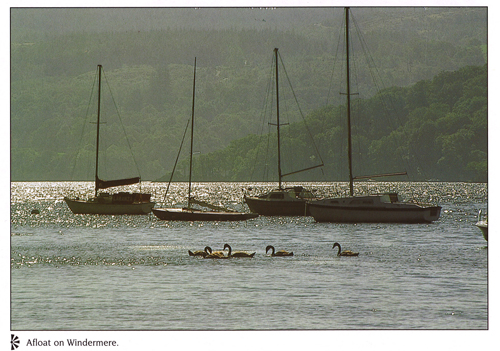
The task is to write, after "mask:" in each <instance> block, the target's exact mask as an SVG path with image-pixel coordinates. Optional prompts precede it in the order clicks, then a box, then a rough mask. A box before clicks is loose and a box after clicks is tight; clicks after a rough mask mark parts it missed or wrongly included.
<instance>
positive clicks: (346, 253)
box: [332, 243, 359, 256]
mask: <svg viewBox="0 0 500 351" xmlns="http://www.w3.org/2000/svg"><path fill="white" fill-rule="evenodd" d="M335 247H338V248H339V252H338V253H337V256H358V255H359V252H352V251H351V250H345V251H342V252H340V251H341V250H342V249H341V248H340V244H339V243H335V244H333V247H332V249H335Z"/></svg>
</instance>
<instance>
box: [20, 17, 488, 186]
mask: <svg viewBox="0 0 500 351" xmlns="http://www.w3.org/2000/svg"><path fill="white" fill-rule="evenodd" d="M160 10H162V9H157V10H155V11H152V12H151V13H149V16H150V17H145V18H147V20H145V21H144V22H148V21H149V20H151V23H157V24H158V23H161V24H164V23H169V27H167V26H166V25H163V26H162V27H154V26H153V25H151V26H150V27H148V29H147V30H131V29H130V27H127V25H128V23H127V21H128V20H126V21H124V18H128V19H129V18H130V17H127V16H125V15H123V14H124V13H125V12H123V13H122V15H123V16H124V17H121V15H119V16H118V20H116V19H115V21H113V20H112V16H111V15H110V13H111V12H112V11H110V12H109V13H108V11H104V12H103V13H106V14H107V15H103V16H102V17H99V16H96V14H99V13H101V12H99V10H92V9H86V10H85V9H82V10H81V12H80V11H78V13H79V14H80V13H87V15H86V16H87V17H88V18H92V19H93V21H91V22H92V23H91V27H92V28H94V27H95V28H96V29H94V31H92V32H91V31H89V28H87V27H85V28H77V27H78V26H82V27H84V23H86V22H83V21H80V20H75V19H74V18H78V19H81V18H87V17H70V18H71V19H65V18H66V17H64V16H51V15H50V13H49V12H50V11H56V12H58V13H60V14H64V13H66V14H67V13H70V12H71V10H70V9H59V10H55V9H54V10H49V9H45V10H44V9H38V10H37V9H13V11H12V28H11V38H12V43H11V71H10V73H11V116H10V122H11V124H10V125H11V177H12V180H71V179H92V177H93V171H92V167H93V158H95V155H94V153H95V151H94V149H93V148H94V144H95V140H94V139H95V125H94V124H92V122H93V121H95V101H94V100H91V99H90V94H91V91H92V89H94V93H95V89H96V88H95V81H94V73H95V71H94V69H95V67H96V65H97V64H102V65H103V67H104V72H105V75H106V78H107V81H108V82H109V86H110V88H111V91H112V93H113V99H114V102H113V100H110V97H109V96H108V97H107V98H106V101H111V103H110V105H106V106H104V112H106V113H109V114H111V111H112V110H114V108H115V106H114V105H116V106H117V107H118V109H119V114H120V116H121V122H120V120H117V119H116V118H115V119H109V120H107V122H106V125H105V127H104V128H103V129H104V130H105V132H106V133H107V134H106V140H107V143H108V147H107V148H105V149H108V151H109V153H110V154H109V155H108V156H107V158H108V160H110V162H109V163H110V164H109V165H108V171H109V173H110V174H118V173H122V172H123V170H122V169H121V168H124V167H123V166H124V163H125V159H126V158H127V156H128V154H129V152H130V150H128V143H130V146H131V149H132V151H133V154H134V157H135V160H136V163H137V166H138V168H139V172H140V175H141V176H142V177H143V179H149V180H154V179H158V178H160V177H163V175H165V174H166V173H168V172H170V170H171V168H172V166H173V163H174V160H175V157H176V155H177V151H178V147H179V144H180V139H181V136H182V133H183V131H184V127H185V124H186V122H187V120H188V119H189V117H190V116H191V99H192V95H191V94H192V75H193V61H194V57H197V62H198V70H197V82H196V86H197V91H196V108H195V111H196V122H195V126H196V128H195V151H196V152H200V153H201V155H199V156H197V157H196V159H197V160H196V161H197V162H195V167H199V169H197V171H199V172H201V173H199V174H202V175H196V174H197V173H196V172H195V177H198V178H197V179H198V180H244V179H247V178H248V177H251V178H252V179H253V180H264V175H266V177H267V178H268V179H269V180H274V179H275V174H274V173H275V172H276V170H275V167H274V168H273V169H270V170H269V171H266V170H265V168H266V165H273V164H275V159H276V155H275V153H274V154H272V153H271V152H270V153H268V155H267V157H263V156H262V155H263V153H264V150H266V149H267V143H268V141H267V139H265V140H264V141H262V140H260V139H259V138H256V137H255V136H252V134H258V133H259V131H260V130H261V125H260V118H259V116H260V115H261V113H262V107H263V105H264V104H263V101H264V98H265V92H266V84H267V81H268V78H269V64H270V62H271V57H272V50H273V49H274V48H275V47H278V48H280V52H281V54H282V55H283V57H284V60H285V63H286V67H287V71H288V75H289V76H290V78H291V80H292V83H293V86H294V89H295V93H296V94H297V98H298V100H299V102H300V106H301V108H302V110H303V112H304V114H305V115H307V116H308V120H307V124H308V126H309V128H310V130H311V133H312V135H313V137H314V139H315V142H316V144H317V145H318V147H319V152H320V154H321V156H322V157H323V160H324V162H325V167H324V171H323V173H321V172H319V173H316V175H315V177H321V176H322V175H323V174H324V175H325V177H327V178H328V179H342V180H344V179H346V177H345V176H346V166H345V161H343V160H344V158H345V156H346V150H345V143H346V137H345V122H344V120H343V119H342V113H343V108H342V106H341V105H340V100H338V99H337V98H336V97H335V99H333V100H331V101H330V104H332V101H333V104H334V105H335V106H326V107H325V101H326V100H327V99H330V97H331V96H334V95H338V94H337V93H338V92H337V91H335V92H333V91H331V92H330V86H331V85H332V80H331V78H332V77H333V82H335V81H336V80H338V79H340V76H341V74H340V73H339V72H336V74H334V75H332V73H331V72H332V65H333V63H332V62H333V60H334V59H333V58H334V56H335V52H334V47H335V45H336V41H337V39H338V33H339V32H338V31H339V29H340V28H339V23H340V21H338V20H337V18H336V17H334V16H332V14H335V12H336V9H333V8H331V9H326V10H324V9H321V10H318V11H317V12H314V10H310V11H313V12H314V13H313V12H308V11H305V10H304V11H301V10H300V9H295V10H294V9H281V10H276V11H263V10H258V11H257V10H255V11H257V12H258V13H259V14H262V15H264V14H265V15H266V17H264V16H263V17H256V19H255V23H252V24H251V25H245V26H241V27H240V26H238V25H239V24H240V23H239V22H242V20H241V19H242V18H243V16H242V15H241V13H240V12H238V11H236V10H234V9H233V10H231V9H226V11H229V12H231V13H232V14H233V17H231V16H225V17H223V18H220V22H221V23H223V24H221V25H219V27H215V28H211V27H210V28H209V27H208V25H209V24H210V25H213V23H216V22H217V21H213V19H214V18H217V16H216V15H215V14H213V15H212V17H210V16H209V17H204V16H195V17H196V18H197V21H198V22H199V23H197V24H196V25H187V24H185V23H183V17H178V18H177V17H176V16H175V15H172V14H170V16H169V17H168V18H169V20H168V21H167V22H165V21H164V18H163V17H162V16H163V15H162V16H159V15H158V16H155V15H154V14H155V13H156V12H158V13H159V12H162V13H163V14H165V13H166V14H169V12H168V11H163V10H162V11H160ZM179 11H181V10H179ZM182 11H186V12H188V13H190V14H192V12H193V11H194V10H193V9H184V10H182ZM182 11H181V12H182ZM233 11H234V12H233ZM246 11H249V12H251V13H252V15H253V14H256V13H257V12H255V11H253V10H250V9H247V10H246ZM295 11H299V12H300V15H298V14H297V13H296V12H295ZM387 11H389V10H387V9H385V10H381V9H356V13H359V19H360V22H364V24H365V25H364V26H362V27H366V28H367V29H366V31H365V33H364V34H365V36H366V37H367V39H368V40H367V42H368V43H369V46H370V49H371V50H372V53H373V58H374V61H375V62H377V63H380V67H381V71H382V72H383V73H384V75H387V76H388V77H389V80H388V81H387V82H388V83H389V85H390V86H408V88H405V89H402V88H390V89H386V90H383V91H382V92H380V93H378V94H376V95H375V88H374V87H372V85H371V83H370V74H369V73H368V68H369V67H368V65H367V64H365V63H361V62H360V63H359V65H358V70H359V72H358V73H359V74H360V75H359V76H360V77H361V78H360V79H359V81H358V84H359V86H360V92H368V95H364V96H368V97H369V96H371V95H373V96H374V97H373V99H369V100H362V101H363V102H362V103H360V104H359V105H358V106H357V107H356V108H357V109H358V112H359V115H358V117H357V118H359V119H358V120H357V121H356V123H355V125H354V128H355V131H356V133H357V134H356V137H355V153H356V155H357V157H359V158H360V159H358V162H362V163H363V164H367V165H368V167H367V168H368V169H367V170H366V172H368V171H370V170H375V169H381V168H384V167H383V166H391V164H390V160H388V159H381V158H380V157H378V156H377V154H378V153H379V152H382V151H384V150H385V151H388V150H391V149H394V147H396V146H394V147H393V146H389V145H396V144H399V145H400V144H401V141H402V142H403V146H398V147H396V149H397V150H398V153H401V154H402V155H403V159H404V160H406V162H408V163H409V164H410V165H413V164H414V163H415V162H416V159H419V160H420V159H422V158H423V159H424V161H422V160H420V161H422V162H424V163H425V162H426V161H425V159H426V157H427V156H429V157H431V158H432V159H433V160H436V158H437V160H436V162H434V164H431V166H432V167H433V169H434V170H435V169H437V168H438V169H439V170H436V171H433V173H432V176H429V177H428V178H440V179H447V176H446V174H447V173H446V172H448V173H453V174H454V176H456V177H458V178H457V179H463V180H468V179H484V178H485V176H484V172H485V169H486V168H487V164H486V156H485V155H486V153H487V144H486V142H487V138H486V137H485V133H486V131H487V119H486V116H487V114H486V113H487V106H486V101H487V100H486V99H487V75H486V74H485V73H484V72H485V68H484V67H482V65H483V64H485V62H486V58H487V55H486V52H487V47H486V27H485V16H484V12H485V11H484V9H480V8H478V9H469V8H465V9H439V8H435V9H432V10H429V11H423V10H421V9H420V10H419V9H404V8H403V9H391V10H390V11H389V12H390V14H391V16H392V17H393V18H400V20H399V22H398V21H386V20H385V18H386V16H387ZM39 12H43V13H45V12H46V13H47V14H46V17H43V16H40V15H39ZM208 12H210V11H208ZM243 12H244V11H243ZM339 12H341V11H339ZM24 13H29V16H27V17H22V16H21V15H22V14H24ZM89 14H91V15H92V16H89ZM237 14H238V15H241V17H238V16H236V15H237ZM214 16H215V17H214ZM47 18H53V21H48V20H46V19H47ZM99 18H100V20H99ZM205 18H206V20H205ZM271 18H272V19H273V21H270V19H271ZM303 18H305V19H307V21H305V20H302V19H303ZM209 19H210V20H209ZM264 19H265V20H266V21H267V22H266V21H264ZM257 20H258V21H257ZM64 21H66V22H64ZM464 21H466V22H465V23H466V25H464ZM27 23H29V25H27ZM148 23H149V22H148ZM71 26H75V28H76V29H75V30H73V31H72V30H64V28H73V27H71ZM99 28H100V29H99ZM235 28H238V29H235ZM465 65H476V66H480V67H469V68H467V69H463V70H459V71H458V72H460V73H457V72H446V73H442V74H439V75H438V76H437V77H436V78H435V79H432V80H431V78H432V77H433V76H434V75H436V74H438V72H441V71H443V72H445V71H455V70H457V69H459V68H460V67H463V66H465ZM455 74H458V75H460V78H458V77H456V76H455ZM93 87H94V88H93ZM106 88H107V87H106ZM386 100H390V101H392V102H391V104H390V105H389V106H387V105H386V106H385V107H386V108H387V107H388V110H389V111H390V113H391V114H392V113H395V114H396V115H397V116H398V117H397V118H396V119H395V120H389V119H387V116H386V113H385V112H382V109H381V107H382V106H383V105H385V102H384V101H386ZM431 105H432V106H431ZM417 109H419V110H418V111H420V112H418V113H417V112H416V111H417ZM421 116H422V117H421ZM423 116H426V117H425V119H426V120H425V121H424V120H423V118H424V117H423ZM420 118H422V120H420ZM427 120H428V121H427ZM426 121H427V122H426ZM424 122H425V123H424ZM433 123H434V124H433ZM122 125H123V127H122ZM122 128H124V129H125V131H126V135H127V137H128V142H127V140H125V139H124V133H122ZM467 128H469V130H470V132H471V134H470V135H462V136H461V137H458V136H457V137H456V138H451V139H450V138H445V137H442V136H443V135H444V136H450V135H453V134H455V133H458V132H459V130H460V129H467ZM299 129H300V128H297V130H299ZM427 132H429V133H431V132H432V133H437V134H436V135H435V139H434V140H432V142H431V141H430V138H431V137H430V136H428V135H427V134H426V133H427ZM93 133H94V134H93ZM290 133H291V134H290V135H289V136H290V139H289V140H290V142H292V143H293V144H295V145H301V146H302V147H303V149H304V151H303V153H304V154H303V155H300V152H298V151H296V152H294V153H293V155H292V156H291V157H290V159H291V162H292V163H294V166H301V167H304V166H310V165H311V164H312V163H314V162H313V161H312V160H311V157H312V152H311V150H310V149H306V146H308V145H310V143H308V142H306V140H305V137H304V136H303V135H302V134H300V133H298V132H297V131H293V130H292V128H290ZM426 137H427V138H428V139H429V143H426V149H425V155H426V156H425V157H424V156H423V155H419V154H418V152H417V153H415V151H414V150H413V148H414V147H415V148H416V147H417V146H418V144H419V141H421V140H422V139H419V138H426ZM271 139H272V137H271V136H270V137H269V143H272V141H271ZM460 142H469V143H471V145H469V147H470V151H468V154H467V155H464V156H463V157H464V159H463V160H462V161H463V162H465V163H464V164H463V167H464V170H463V172H462V171H460V172H459V171H457V172H451V171H449V170H446V168H447V167H450V165H452V164H453V165H457V164H459V163H460V162H458V160H456V159H454V157H455V156H453V150H457V145H456V144H457V143H460ZM386 143H389V144H386ZM432 147H435V148H436V150H437V151H434V152H433V151H432V150H433V149H432ZM427 148H430V149H429V150H427ZM475 151H479V152H475ZM430 154H432V155H430ZM435 155H438V156H435ZM112 158H116V159H117V160H118V161H112V160H111V159H112ZM184 158H185V155H183V156H182V161H181V162H180V165H179V167H180V169H182V170H183V171H185V169H186V168H185V161H184ZM455 158H456V157H455ZM438 161H439V162H438ZM113 162H114V163H113ZM183 162H184V163H183ZM200 162H201V163H200ZM211 163H213V165H210V164H211ZM254 164H256V167H255V171H254V173H252V171H251V169H253V165H254ZM181 165H182V167H181ZM257 166H258V167H257ZM183 167H184V168H183ZM259 167H260V168H259ZM270 167H271V166H270ZM407 167H409V166H407ZM436 167H437V168H436ZM125 168H126V172H129V169H131V168H133V169H131V170H130V172H132V171H135V168H136V167H135V164H129V163H127V164H126V167H125ZM389 168H399V164H395V165H392V166H391V167H389ZM423 168H424V167H422V169H423ZM273 172H274V173H273ZM359 172H362V173H363V174H364V173H366V172H365V170H364V169H363V170H359ZM312 173H314V172H312ZM307 177H309V176H308V175H307V174H306V173H301V174H300V175H297V176H293V177H292V178H293V179H296V180H307V179H308V178H307ZM422 177H424V176H423V175H422ZM292 178H291V179H292ZM162 179H163V178H162ZM323 179H324V178H321V179H320V180H323Z"/></svg>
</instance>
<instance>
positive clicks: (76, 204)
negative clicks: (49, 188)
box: [64, 197, 155, 215]
mask: <svg viewBox="0 0 500 351" xmlns="http://www.w3.org/2000/svg"><path fill="white" fill-rule="evenodd" d="M64 201H65V202H66V204H67V205H68V207H69V208H70V210H71V212H73V213H74V214H102V215H145V214H148V213H150V212H151V210H152V209H153V207H154V205H155V203H154V202H133V203H101V202H98V201H96V200H95V199H90V200H87V201H85V200H76V199H69V198H66V197H65V198H64Z"/></svg>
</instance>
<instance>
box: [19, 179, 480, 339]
mask: <svg viewBox="0 0 500 351" xmlns="http://www.w3.org/2000/svg"><path fill="white" fill-rule="evenodd" d="M301 185H304V186H307V187H308V188H314V189H317V191H316V192H317V194H318V196H331V195H338V194H339V193H344V192H345V191H346V189H347V184H346V183H302V184H301ZM357 186H358V190H359V191H362V192H365V191H373V192H377V191H388V190H397V191H398V192H400V193H401V194H402V195H403V196H404V197H405V198H406V199H410V198H415V199H417V200H419V201H423V202H434V203H438V204H439V205H441V206H442V207H443V209H442V212H441V218H440V220H439V221H437V222H435V223H432V224H409V225H405V224H335V223H315V222H314V219H313V218H312V217H259V218H257V219H252V220H249V221H245V222H232V223H228V222H226V223H223V222H208V223H202V222H165V221H160V220H157V219H156V217H155V216H154V215H148V216H97V215H74V214H72V213H71V211H70V210H69V209H68V207H67V205H66V204H65V203H64V201H63V197H64V196H67V195H72V194H80V196H81V195H83V194H92V192H93V184H92V183H90V182H57V183H54V182H52V183H49V182H41V183H22V182H15V183H12V184H11V233H10V235H11V329H12V330H283V329H287V330H290V329H313V330H315V329H322V330H338V329H344V330H350V329H378V330H380V329H479V330H485V329H488V243H487V242H486V241H485V240H484V238H483V236H482V234H481V232H480V230H479V229H478V228H476V227H475V225H474V224H475V223H476V222H477V214H478V211H479V210H483V212H486V211H487V202H488V198H487V185H486V184H470V183H383V182H373V183H360V184H358V185H357ZM249 187H251V188H252V190H251V192H252V193H254V194H255V193H259V192H261V191H264V190H267V189H271V188H272V187H275V184H271V183H257V184H249V183H196V184H195V186H194V189H195V194H196V195H198V198H200V199H202V200H208V201H210V202H212V203H215V204H224V205H226V206H227V207H231V208H234V209H238V210H242V211H248V208H247V207H246V205H244V204H243V203H242V198H243V194H244V193H245V192H248V191H249V190H248V188H249ZM130 189H131V190H135V191H137V190H138V189H137V188H135V189H134V188H130ZM165 189H166V184H165V183H143V185H142V191H148V192H151V193H152V194H153V197H154V198H155V200H156V201H157V202H160V203H162V202H163V199H164V192H165ZM186 191H187V184H185V183H176V184H173V185H172V186H171V191H170V193H169V195H168V196H167V199H166V202H167V203H169V204H179V205H180V204H182V203H183V201H184V199H185V196H186ZM157 206H159V205H157ZM33 209H38V210H39V211H40V214H38V215H32V214H31V210H33ZM334 242H339V243H340V244H341V245H342V249H343V250H344V249H345V250H352V251H356V252H359V257H337V256H336V250H335V251H333V250H332V245H333V243H334ZM225 243H229V244H230V245H231V247H232V248H233V251H234V250H243V251H250V252H254V251H255V252H256V254H255V257H254V258H252V259H246V258H234V259H230V260H207V259H201V258H198V257H190V256H189V255H188V250H201V249H203V248H204V247H205V246H207V245H208V246H211V247H212V248H213V249H222V247H223V245H224V244H225ZM267 245H274V246H275V248H276V250H279V249H285V250H288V251H293V252H294V254H295V255H294V256H293V257H286V258H280V257H269V256H267V255H266V253H265V248H266V246H267Z"/></svg>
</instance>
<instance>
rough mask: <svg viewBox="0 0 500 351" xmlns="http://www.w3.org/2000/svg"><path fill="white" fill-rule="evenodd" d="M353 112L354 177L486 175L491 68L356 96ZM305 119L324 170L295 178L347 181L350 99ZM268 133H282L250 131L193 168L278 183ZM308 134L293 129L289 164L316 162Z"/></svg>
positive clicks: (206, 176) (218, 176)
mask: <svg viewBox="0 0 500 351" xmlns="http://www.w3.org/2000/svg"><path fill="white" fill-rule="evenodd" d="M387 109H389V111H387ZM352 114H353V116H352V119H353V128H352V131H353V150H354V152H353V164H354V167H353V168H354V174H355V175H358V176H361V175H370V174H372V175H376V174H386V173H391V172H400V171H406V172H408V173H409V176H410V179H412V180H442V181H457V180H467V181H477V182H485V181H487V177H488V163H487V153H488V128H487V121H488V90H487V68H486V66H481V67H478V66H468V67H464V68H462V69H460V70H458V71H456V72H442V73H440V74H438V75H437V76H436V77H434V78H433V79H432V80H423V81H420V82H418V83H417V84H415V85H412V86H410V87H407V88H389V89H386V90H383V91H381V92H380V93H378V94H376V95H375V96H374V97H372V98H370V99H367V100H358V101H356V102H355V103H354V104H353V111H352ZM306 123H307V125H308V126H309V129H310V130H311V132H312V134H313V135H314V139H315V140H314V141H315V143H316V145H318V146H319V152H320V154H321V155H322V156H323V159H324V163H325V167H324V170H323V172H318V171H311V172H309V173H302V174H301V175H300V176H295V177H294V178H290V180H310V181H313V180H316V181H321V180H336V181H341V180H344V181H345V180H347V179H348V173H347V151H346V149H347V146H346V145H347V136H346V135H347V132H346V109H345V105H336V106H333V105H331V106H327V107H325V108H323V109H320V110H316V111H314V112H313V113H311V114H310V115H309V117H308V118H307V119H306ZM294 127H297V128H296V129H298V128H299V127H300V126H294ZM284 128H285V129H286V128H287V127H284ZM289 128H292V127H291V126H290V127H289ZM269 137H271V138H276V136H275V135H274V134H273V135H264V137H258V136H256V135H249V136H247V137H245V138H243V139H240V140H236V141H233V142H231V144H230V145H229V146H228V147H227V148H225V149H223V150H220V151H217V152H213V153H210V154H207V155H201V156H199V158H198V159H197V163H196V169H195V174H197V175H198V179H203V180H219V181H243V180H244V181H258V180H261V181H264V180H265V181H273V180H274V181H277V167H276V164H277V152H276V145H275V142H273V143H271V144H272V145H271V147H270V148H269V145H268V138H269ZM306 140H307V133H306V132H305V130H304V132H302V133H301V134H298V133H296V132H293V133H292V134H291V141H290V144H292V145H294V146H295V147H294V148H293V156H292V157H293V161H292V162H291V163H292V164H293V166H294V167H295V168H296V169H297V170H298V169H300V168H306V167H311V166H313V165H314V162H316V161H317V160H315V159H311V154H312V153H313V152H312V150H311V147H310V146H309V147H307V142H306ZM297 146H302V147H297ZM263 150H264V151H263ZM257 154H260V156H259V157H256V155H257ZM263 175H265V176H263Z"/></svg>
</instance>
